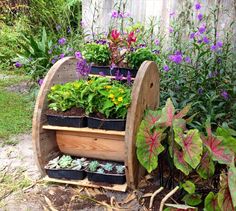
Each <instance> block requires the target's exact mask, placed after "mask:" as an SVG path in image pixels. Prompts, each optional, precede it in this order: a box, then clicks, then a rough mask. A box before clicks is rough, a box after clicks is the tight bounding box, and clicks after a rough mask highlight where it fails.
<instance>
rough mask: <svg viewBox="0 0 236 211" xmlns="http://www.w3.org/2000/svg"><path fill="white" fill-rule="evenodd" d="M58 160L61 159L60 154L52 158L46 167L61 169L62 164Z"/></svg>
mask: <svg viewBox="0 0 236 211" xmlns="http://www.w3.org/2000/svg"><path fill="white" fill-rule="evenodd" d="M58 161H59V156H58V157H56V158H54V159H52V160H50V161H49V162H48V164H47V165H46V166H45V167H46V168H48V169H59V168H60V166H59V164H58Z"/></svg>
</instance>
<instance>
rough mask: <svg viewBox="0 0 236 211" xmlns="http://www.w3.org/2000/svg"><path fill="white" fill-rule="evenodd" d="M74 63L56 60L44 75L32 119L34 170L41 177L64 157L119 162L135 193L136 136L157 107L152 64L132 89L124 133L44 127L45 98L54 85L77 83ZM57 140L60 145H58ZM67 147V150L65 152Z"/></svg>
mask: <svg viewBox="0 0 236 211" xmlns="http://www.w3.org/2000/svg"><path fill="white" fill-rule="evenodd" d="M76 63H77V60H76V59H75V58H74V57H66V58H63V59H61V60H59V61H58V62H57V63H56V64H54V65H53V66H52V68H51V69H50V70H49V72H48V73H47V75H46V77H45V79H44V82H43V84H42V86H41V88H40V91H39V94H38V97H37V101H36V104H35V110H34V117H33V129H32V130H33V131H32V140H33V149H34V155H35V159H36V163H37V166H38V168H39V170H40V172H41V174H42V176H44V175H45V174H46V173H45V170H44V166H45V165H46V164H47V163H48V161H49V160H51V159H53V158H55V157H56V156H57V155H58V154H60V149H61V147H62V146H61V145H64V146H63V147H65V149H64V148H63V151H62V152H63V153H65V154H70V155H74V156H84V157H90V158H96V159H104V160H113V161H122V162H124V164H125V166H126V181H127V185H128V187H130V188H132V189H134V188H136V187H137V184H138V182H139V180H140V178H141V176H143V175H144V173H145V171H144V169H143V168H141V167H140V165H139V162H138V160H137V157H136V146H135V143H136V136H137V132H138V127H139V125H140V122H141V121H142V118H143V114H144V111H145V109H147V108H156V107H157V106H158V105H159V72H158V70H157V66H156V64H155V63H154V62H150V61H146V62H144V63H143V64H142V65H141V67H140V68H139V71H138V73H137V76H136V77H135V80H134V84H133V87H132V95H131V96H132V102H131V106H130V107H129V109H128V113H127V121H126V130H125V131H105V130H99V129H90V128H69V127H56V126H50V125H47V120H46V114H45V113H46V110H47V108H48V101H47V94H48V92H49V91H50V88H51V87H52V86H53V85H55V84H64V83H66V82H71V81H75V80H78V76H77V74H76V71H75V70H76ZM58 139H60V141H61V142H60V143H62V144H58V143H59V142H58ZM66 144H70V145H71V146H70V147H67V148H66Z"/></svg>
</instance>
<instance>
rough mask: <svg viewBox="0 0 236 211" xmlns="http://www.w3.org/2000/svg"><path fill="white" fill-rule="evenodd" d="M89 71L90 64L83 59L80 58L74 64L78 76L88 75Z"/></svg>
mask: <svg viewBox="0 0 236 211" xmlns="http://www.w3.org/2000/svg"><path fill="white" fill-rule="evenodd" d="M90 71H91V66H90V65H89V64H88V63H87V62H86V60H85V59H83V58H80V59H78V62H77V64H76V72H77V73H78V75H79V76H88V74H89V73H90Z"/></svg>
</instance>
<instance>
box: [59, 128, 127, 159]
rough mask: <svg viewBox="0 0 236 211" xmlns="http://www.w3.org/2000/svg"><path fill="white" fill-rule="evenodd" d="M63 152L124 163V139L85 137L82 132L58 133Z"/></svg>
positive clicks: (104, 135)
mask: <svg viewBox="0 0 236 211" xmlns="http://www.w3.org/2000/svg"><path fill="white" fill-rule="evenodd" d="M56 137H57V138H56V139H57V144H58V147H59V149H60V150H61V152H63V153H65V154H69V155H74V156H80V157H89V158H96V159H103V160H114V161H124V159H125V142H124V137H120V136H116V135H107V134H100V135H99V134H95V135H94V136H92V135H91V134H88V133H87V134H86V136H84V135H83V133H80V132H70V131H56Z"/></svg>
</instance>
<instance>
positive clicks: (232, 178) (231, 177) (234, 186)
mask: <svg viewBox="0 0 236 211" xmlns="http://www.w3.org/2000/svg"><path fill="white" fill-rule="evenodd" d="M228 184H229V190H230V195H231V198H232V201H233V205H234V207H235V208H236V168H235V167H234V166H231V167H230V168H229V171H228Z"/></svg>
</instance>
